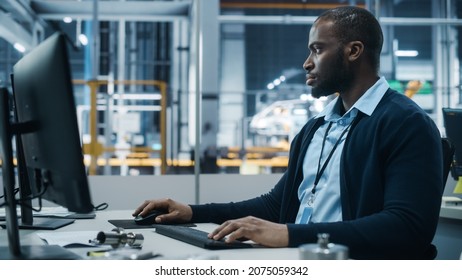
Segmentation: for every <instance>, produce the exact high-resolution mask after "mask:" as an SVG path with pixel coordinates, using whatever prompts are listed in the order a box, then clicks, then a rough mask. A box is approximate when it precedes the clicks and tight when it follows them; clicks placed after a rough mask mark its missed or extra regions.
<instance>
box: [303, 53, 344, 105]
mask: <svg viewBox="0 0 462 280" xmlns="http://www.w3.org/2000/svg"><path fill="white" fill-rule="evenodd" d="M343 61H344V60H343V52H341V51H339V52H338V55H337V59H336V61H335V63H334V65H333V66H332V69H334V70H333V72H331V73H330V76H328V77H327V78H326V79H325V80H322V81H321V82H320V84H319V85H318V86H316V87H313V88H312V89H311V95H312V96H313V97H314V98H320V97H322V96H329V95H331V94H334V93H337V92H338V93H341V92H343V91H345V90H346V89H348V88H349V87H350V85H351V82H352V81H353V73H352V72H351V71H350V69H349V67H348V66H347V65H345V64H344V63H343Z"/></svg>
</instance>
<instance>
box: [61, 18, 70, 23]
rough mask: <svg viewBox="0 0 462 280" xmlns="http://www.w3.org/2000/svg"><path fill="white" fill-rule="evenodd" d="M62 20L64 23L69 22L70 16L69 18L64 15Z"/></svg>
mask: <svg viewBox="0 0 462 280" xmlns="http://www.w3.org/2000/svg"><path fill="white" fill-rule="evenodd" d="M63 21H64V22H65V23H71V22H72V18H71V17H64V18H63Z"/></svg>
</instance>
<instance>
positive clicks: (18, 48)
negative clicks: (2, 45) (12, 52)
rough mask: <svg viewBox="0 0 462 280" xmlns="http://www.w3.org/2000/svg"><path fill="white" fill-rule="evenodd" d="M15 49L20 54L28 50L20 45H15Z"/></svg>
mask: <svg viewBox="0 0 462 280" xmlns="http://www.w3.org/2000/svg"><path fill="white" fill-rule="evenodd" d="M13 47H14V48H15V49H16V50H17V51H18V52H20V53H24V52H25V51H26V48H25V47H24V46H23V45H21V44H20V43H14V45H13Z"/></svg>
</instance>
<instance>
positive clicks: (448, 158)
mask: <svg viewBox="0 0 462 280" xmlns="http://www.w3.org/2000/svg"><path fill="white" fill-rule="evenodd" d="M441 144H442V145H443V191H444V187H445V185H446V181H447V180H448V176H449V171H450V170H451V164H452V162H453V161H454V153H455V150H456V149H455V147H454V145H453V144H452V143H451V141H450V140H449V139H448V138H441Z"/></svg>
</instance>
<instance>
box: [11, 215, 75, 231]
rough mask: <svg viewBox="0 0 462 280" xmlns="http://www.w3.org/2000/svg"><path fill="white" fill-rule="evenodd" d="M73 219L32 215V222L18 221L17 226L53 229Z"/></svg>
mask: <svg viewBox="0 0 462 280" xmlns="http://www.w3.org/2000/svg"><path fill="white" fill-rule="evenodd" d="M74 221H75V220H74V219H62V218H38V217H34V220H33V222H32V224H31V223H25V222H21V221H18V226H19V228H20V229H42V230H55V229H58V228H61V227H64V226H67V225H69V224H72V223H73V222H74Z"/></svg>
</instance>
